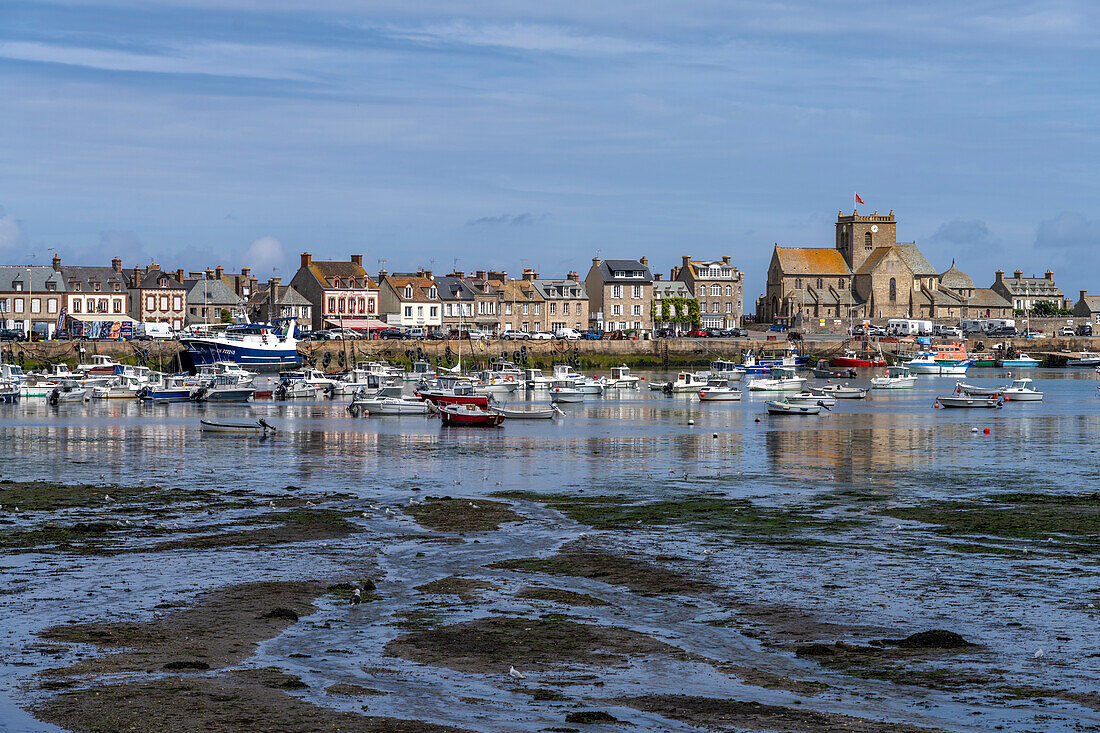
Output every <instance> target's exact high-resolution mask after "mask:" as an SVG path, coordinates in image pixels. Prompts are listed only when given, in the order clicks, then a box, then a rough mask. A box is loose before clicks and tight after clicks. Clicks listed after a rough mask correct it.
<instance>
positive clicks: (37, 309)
mask: <svg viewBox="0 0 1100 733" xmlns="http://www.w3.org/2000/svg"><path fill="white" fill-rule="evenodd" d="M41 312H42V299H41V298H31V313H41Z"/></svg>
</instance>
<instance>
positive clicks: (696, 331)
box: [687, 328, 707, 339]
mask: <svg viewBox="0 0 1100 733" xmlns="http://www.w3.org/2000/svg"><path fill="white" fill-rule="evenodd" d="M687 335H688V337H690V338H697V339H705V338H706V337H707V332H706V330H704V329H702V328H693V329H691V330H690V331H688V332H687Z"/></svg>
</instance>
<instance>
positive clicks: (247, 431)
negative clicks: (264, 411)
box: [199, 420, 275, 435]
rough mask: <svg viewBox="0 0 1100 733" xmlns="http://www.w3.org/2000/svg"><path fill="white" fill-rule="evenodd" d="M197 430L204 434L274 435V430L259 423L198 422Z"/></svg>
mask: <svg viewBox="0 0 1100 733" xmlns="http://www.w3.org/2000/svg"><path fill="white" fill-rule="evenodd" d="M199 428H200V429H201V430H202V432H204V433H235V434H237V435H267V434H268V433H274V432H275V430H274V428H272V427H270V426H268V425H264V424H262V423H260V422H251V423H243V422H242V423H235V422H221V421H218V420H200V421H199Z"/></svg>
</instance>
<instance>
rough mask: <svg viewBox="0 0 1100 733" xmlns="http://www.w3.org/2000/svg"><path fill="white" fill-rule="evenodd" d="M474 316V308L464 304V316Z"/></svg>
mask: <svg viewBox="0 0 1100 733" xmlns="http://www.w3.org/2000/svg"><path fill="white" fill-rule="evenodd" d="M473 314H474V306H473V305H472V304H470V303H463V304H462V315H464V316H472V315H473Z"/></svg>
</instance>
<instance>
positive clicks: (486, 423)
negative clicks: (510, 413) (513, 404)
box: [439, 404, 504, 428]
mask: <svg viewBox="0 0 1100 733" xmlns="http://www.w3.org/2000/svg"><path fill="white" fill-rule="evenodd" d="M439 415H440V417H442V418H443V424H444V425H468V426H472V427H484V428H491V427H496V426H498V425H501V424H503V423H504V415H501V414H498V413H494V412H489V411H488V410H487V409H485V408H483V407H478V406H477V405H470V404H464V405H440V406H439Z"/></svg>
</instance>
